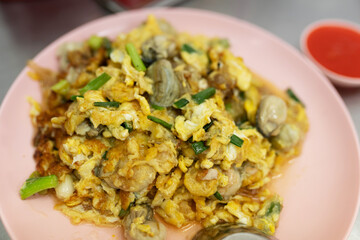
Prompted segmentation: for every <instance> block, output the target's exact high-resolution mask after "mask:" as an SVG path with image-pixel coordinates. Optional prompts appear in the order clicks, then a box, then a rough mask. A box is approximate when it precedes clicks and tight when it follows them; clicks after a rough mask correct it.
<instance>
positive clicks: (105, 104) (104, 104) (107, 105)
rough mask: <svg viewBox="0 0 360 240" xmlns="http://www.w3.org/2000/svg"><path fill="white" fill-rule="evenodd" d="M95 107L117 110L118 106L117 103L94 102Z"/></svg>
mask: <svg viewBox="0 0 360 240" xmlns="http://www.w3.org/2000/svg"><path fill="white" fill-rule="evenodd" d="M94 106H95V107H114V108H118V107H119V106H120V103H119V102H94Z"/></svg>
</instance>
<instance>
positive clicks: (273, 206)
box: [265, 201, 281, 216]
mask: <svg viewBox="0 0 360 240" xmlns="http://www.w3.org/2000/svg"><path fill="white" fill-rule="evenodd" d="M280 211H281V204H280V203H279V202H276V201H274V202H271V203H270V206H269V208H268V209H267V210H266V213H265V216H270V215H272V214H273V213H275V214H279V213H280Z"/></svg>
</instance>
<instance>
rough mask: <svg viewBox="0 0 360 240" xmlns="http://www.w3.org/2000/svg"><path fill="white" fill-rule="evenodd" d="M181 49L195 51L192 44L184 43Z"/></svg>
mask: <svg viewBox="0 0 360 240" xmlns="http://www.w3.org/2000/svg"><path fill="white" fill-rule="evenodd" d="M181 51H184V52H187V53H196V52H197V51H196V50H195V49H194V48H193V47H192V46H190V45H189V44H187V43H185V44H183V45H182V46H181Z"/></svg>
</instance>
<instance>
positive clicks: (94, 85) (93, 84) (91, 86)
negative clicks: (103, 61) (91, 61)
mask: <svg viewBox="0 0 360 240" xmlns="http://www.w3.org/2000/svg"><path fill="white" fill-rule="evenodd" d="M110 78H111V76H110V75H109V74H107V73H105V72H104V73H102V74H101V75H100V76H98V77H97V78H95V79H93V80H91V81H90V82H89V83H88V84H86V86H85V87H83V88H82V89H80V90H79V92H80V94H81V95H84V93H86V92H87V91H89V90H98V89H99V88H100V87H101V86H102V85H104V84H105V83H106V82H107V81H109V80H110Z"/></svg>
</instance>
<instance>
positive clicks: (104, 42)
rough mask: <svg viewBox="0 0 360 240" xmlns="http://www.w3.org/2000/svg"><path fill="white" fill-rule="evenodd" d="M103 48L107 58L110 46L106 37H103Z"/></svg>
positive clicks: (110, 49) (110, 50)
mask: <svg viewBox="0 0 360 240" xmlns="http://www.w3.org/2000/svg"><path fill="white" fill-rule="evenodd" d="M103 46H104V48H105V50H106V56H107V57H109V56H110V53H111V52H112V46H111V41H110V40H109V39H108V38H107V37H104V39H103Z"/></svg>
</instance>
